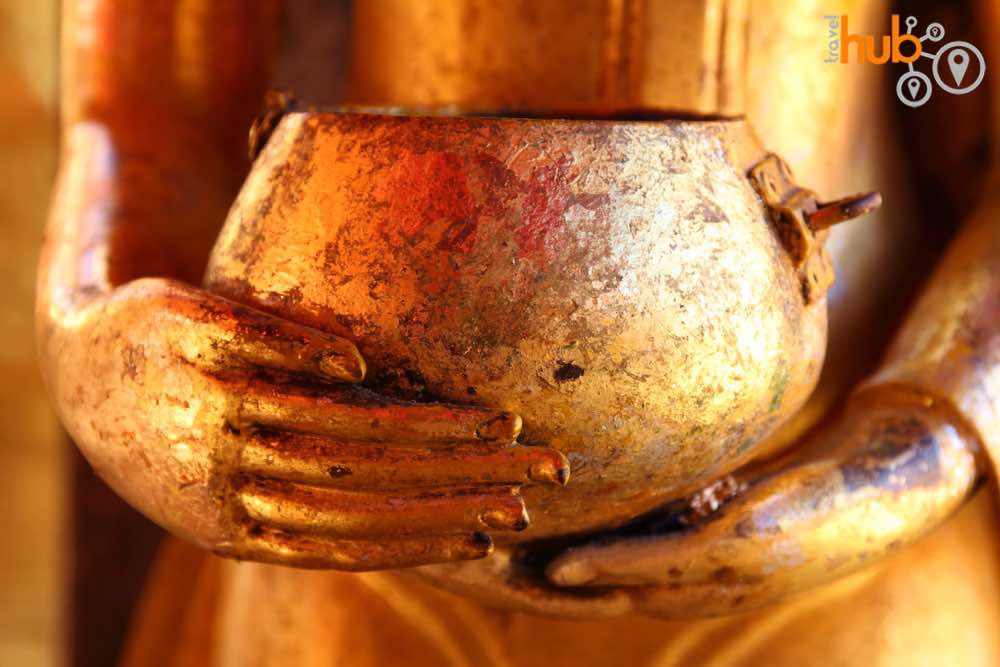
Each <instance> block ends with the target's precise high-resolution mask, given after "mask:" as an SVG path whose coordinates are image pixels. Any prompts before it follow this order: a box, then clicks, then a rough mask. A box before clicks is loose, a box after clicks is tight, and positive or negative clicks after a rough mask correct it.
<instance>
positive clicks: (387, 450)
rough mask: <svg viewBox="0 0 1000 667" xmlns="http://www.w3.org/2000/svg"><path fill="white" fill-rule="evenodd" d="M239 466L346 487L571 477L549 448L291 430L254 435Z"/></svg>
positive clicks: (456, 484) (457, 484) (563, 460)
mask: <svg viewBox="0 0 1000 667" xmlns="http://www.w3.org/2000/svg"><path fill="white" fill-rule="evenodd" d="M239 467H240V470H242V471H243V472H246V473H251V474H255V475H260V476H264V477H273V478H277V479H283V480H286V481H289V482H298V483H301V484H313V485H317V486H329V487H336V488H340V489H379V490H387V489H399V488H405V487H421V486H424V487H427V486H437V487H445V486H449V487H460V486H469V485H474V484H510V485H514V484H524V483H530V482H544V483H549V484H560V485H565V484H566V482H567V481H568V480H569V464H568V463H567V462H566V457H565V456H563V455H562V453H561V452H558V451H556V450H554V449H548V448H545V447H521V446H517V447H508V448H505V449H496V448H495V447H493V446H491V445H485V446H484V445H458V446H455V447H452V448H448V449H441V448H425V447H415V446H392V447H388V446H384V445H371V444H357V443H339V442H330V441H329V440H324V439H321V438H318V437H315V436H309V435H296V434H288V433H285V434H273V435H266V436H265V435H252V436H250V437H249V439H248V440H247V442H246V444H244V446H243V447H242V449H241V451H240V458H239Z"/></svg>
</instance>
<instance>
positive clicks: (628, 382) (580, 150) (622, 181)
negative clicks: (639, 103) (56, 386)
mask: <svg viewBox="0 0 1000 667" xmlns="http://www.w3.org/2000/svg"><path fill="white" fill-rule="evenodd" d="M762 156H763V153H762V151H761V149H760V147H759V146H758V145H757V143H756V141H755V139H754V138H753V136H752V134H751V133H750V131H749V129H748V128H747V126H746V124H745V123H743V122H740V121H731V122H689V121H679V122H658V123H643V122H631V123H629V122H589V121H556V120H545V121H542V120H515V119H485V118H484V119H463V118H437V117H428V118H412V117H393V116H369V115H358V114H292V115H290V116H287V117H286V118H285V120H284V121H283V122H282V124H281V125H280V126H279V127H278V129H277V131H276V132H275V134H274V135H273V136H272V137H271V140H270V143H269V145H268V146H267V148H266V149H265V151H264V152H263V153H262V155H261V156H260V158H258V160H257V162H256V163H255V165H254V169H253V171H252V172H251V174H250V176H249V177H248V179H247V183H246V185H245V186H244V189H243V191H242V192H241V194H240V196H239V198H238V200H237V203H236V205H235V206H234V208H233V209H232V211H231V212H230V215H229V219H228V222H227V224H226V226H225V227H224V228H223V231H222V234H221V235H220V238H219V242H218V244H217V245H216V247H215V250H214V252H213V254H212V259H211V261H210V263H209V268H208V273H207V278H206V286H207V287H208V288H209V289H210V290H212V291H213V292H216V293H219V294H222V295H225V296H227V297H229V298H232V299H235V300H238V301H240V302H243V303H247V304H249V305H253V306H255V307H258V308H262V309H264V310H267V311H269V312H272V313H274V314H277V315H280V316H281V317H284V318H288V319H290V320H294V321H297V322H302V323H303V324H307V325H309V326H311V327H315V328H317V329H320V330H324V331H326V332H329V333H331V334H335V335H338V336H344V337H346V338H348V339H350V340H356V341H358V344H359V345H360V350H361V353H362V354H363V355H364V357H365V360H366V362H367V363H368V373H369V381H368V384H370V385H371V386H372V388H374V389H376V390H378V391H380V392H383V393H388V394H390V395H395V396H397V397H400V398H421V399H425V400H426V399H436V400H445V401H460V402H465V403H471V404H481V405H485V406H495V407H500V408H502V409H505V410H508V411H511V412H513V413H516V414H518V415H520V417H521V418H522V419H523V422H524V426H523V429H522V432H521V442H523V443H526V444H544V445H546V446H549V447H553V448H555V449H556V450H559V451H560V452H562V453H563V454H564V455H565V456H566V457H567V459H568V461H569V463H570V465H571V468H572V482H571V484H570V486H568V487H567V488H565V489H561V488H553V489H551V490H548V489H542V488H534V489H530V490H526V491H525V499H526V501H527V503H528V505H529V512H530V518H531V527H530V528H529V529H528V530H527V531H525V532H524V533H521V534H519V535H517V539H519V540H523V539H532V538H537V537H545V536H552V535H560V534H566V533H572V532H581V531H585V530H591V529H594V528H606V527H611V526H614V525H617V524H620V523H622V522H624V521H627V520H629V519H632V518H634V517H635V516H637V515H638V514H640V513H642V512H644V511H647V510H650V509H652V508H654V507H656V506H658V505H660V504H662V503H663V502H664V501H666V500H669V499H672V498H676V497H679V496H681V495H684V494H687V493H690V492H692V491H694V490H696V489H697V488H699V486H701V485H703V484H704V483H705V482H707V481H708V480H710V479H712V478H714V477H717V476H719V475H722V474H725V473H726V472H728V471H730V470H732V469H733V468H735V467H736V466H738V465H739V464H740V463H741V462H743V461H746V460H747V459H748V458H749V457H750V456H752V454H753V446H754V444H755V443H756V442H757V441H759V440H760V438H761V437H763V436H765V435H767V434H768V433H769V432H770V431H771V430H772V429H773V428H774V427H775V426H776V425H777V424H780V423H781V422H782V421H784V420H785V419H786V418H787V417H788V415H790V414H792V413H793V412H795V411H796V410H797V409H798V408H799V407H800V406H801V404H802V401H803V400H804V398H805V397H806V396H808V394H809V392H810V390H811V389H812V387H813V385H814V383H815V381H816V377H817V374H818V372H819V368H820V366H821V363H822V353H823V349H824V346H825V326H826V320H825V308H824V304H823V303H822V300H820V301H819V303H815V304H807V303H806V302H805V300H804V299H803V296H802V292H801V289H800V286H799V280H798V278H797V277H796V275H795V271H794V268H793V266H792V264H791V262H790V261H789V259H788V256H787V254H786V252H785V251H784V249H783V246H782V245H781V242H780V240H779V239H778V236H777V234H776V231H775V229H774V227H773V226H772V224H771V223H770V220H769V218H768V215H767V211H766V209H765V207H764V206H763V205H762V202H761V200H760V198H759V196H758V195H757V193H756V191H755V190H754V189H753V187H752V186H751V184H750V182H749V180H748V178H747V171H748V169H749V167H750V166H752V165H753V164H754V163H756V162H757V161H759V160H760V159H761V157H762Z"/></svg>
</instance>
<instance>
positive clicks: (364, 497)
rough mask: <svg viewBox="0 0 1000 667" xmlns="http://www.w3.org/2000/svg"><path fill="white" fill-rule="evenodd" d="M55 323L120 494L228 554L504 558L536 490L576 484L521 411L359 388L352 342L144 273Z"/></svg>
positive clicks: (79, 407)
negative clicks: (532, 486)
mask: <svg viewBox="0 0 1000 667" xmlns="http://www.w3.org/2000/svg"><path fill="white" fill-rule="evenodd" d="M71 313H72V314H71V315H66V316H61V317H56V316H49V317H48V318H46V317H44V316H43V322H44V324H43V327H42V359H43V365H44V366H45V371H46V374H47V376H48V378H49V382H50V385H51V386H52V389H53V391H54V393H55V395H56V400H57V404H58V408H59V411H60V416H61V417H62V419H63V422H64V423H65V425H66V427H67V428H68V429H69V431H70V433H71V435H72V436H73V438H74V439H75V440H76V442H77V443H78V445H79V447H80V448H81V449H82V450H83V452H84V454H85V455H86V457H87V458H88V460H89V461H90V462H91V464H92V465H93V466H94V468H95V470H96V471H97V472H98V474H100V475H101V476H102V477H103V478H104V479H105V480H106V481H107V482H108V483H109V484H110V485H111V486H112V487H113V488H114V489H115V490H116V491H117V492H118V493H119V494H121V495H122V496H123V497H124V498H125V499H126V500H128V501H129V502H130V503H131V504H132V505H134V506H135V507H137V508H138V509H140V510H141V511H143V512H144V513H145V514H146V515H147V516H149V517H150V518H151V519H153V520H154V521H156V522H157V523H159V524H160V525H162V526H164V527H165V528H167V529H168V530H170V531H172V532H175V533H177V534H180V535H182V536H185V537H187V538H188V539H191V540H194V541H196V542H198V543H199V544H202V545H204V546H206V547H208V548H211V549H213V550H215V551H216V552H218V553H220V554H223V555H227V556H231V557H236V558H246V559H252V560H260V561H265V562H272V563H281V564H287V565H295V566H302V567H329V568H336V569H345V570H369V569H378V568H391V567H405V566H411V565H418V564H424V563H433V562H442V561H450V560H461V559H472V558H480V557H483V556H486V555H487V554H488V553H490V550H491V546H492V543H491V540H490V538H489V537H488V536H487V535H485V534H484V533H483V532H481V531H484V530H490V529H492V530H520V529H523V528H524V527H526V525H527V521H528V517H527V514H526V511H525V508H524V504H523V501H522V499H521V497H520V494H519V489H520V486H521V485H523V484H525V483H530V482H533V481H537V482H550V483H564V482H565V480H566V478H567V476H568V466H567V463H566V461H565V459H564V458H563V456H562V455H561V454H560V453H558V452H556V451H554V450H549V449H545V448H537V447H522V446H517V445H515V444H514V439H515V438H516V437H517V435H518V431H519V429H520V419H519V418H518V417H517V416H516V415H513V414H510V413H507V412H502V411H496V410H489V409H485V408H476V407H459V406H452V405H441V404H416V403H406V402H401V401H393V400H388V399H385V398H382V397H379V396H377V395H375V394H372V393H371V392H369V391H367V390H365V389H362V388H360V387H357V386H351V385H353V384H354V383H357V382H359V381H360V380H362V379H363V377H364V374H365V365H364V361H363V360H362V358H361V356H360V355H359V353H358V351H357V349H356V348H355V347H354V345H353V344H351V343H350V342H349V341H347V340H344V339H341V338H337V337H335V336H331V335H328V334H326V333H323V332H320V331H317V330H315V329H311V328H308V327H304V326H301V325H298V324H295V323H292V322H289V321H287V320H282V319H279V318H276V317H273V316H271V315H268V314H265V313H263V312H260V311H257V310H254V309H251V308H248V307H245V306H242V305H239V304H236V303H234V302H232V301H228V300H226V299H223V298H220V297H217V296H213V295H211V294H209V293H207V292H204V291H201V290H198V289H195V288H193V287H190V286H188V285H186V284H183V283H179V282H174V281H169V280H163V279H153V278H149V279H142V280H138V281H135V282H132V283H129V284H127V285H124V286H122V287H120V288H118V289H117V290H115V291H113V292H112V293H111V294H110V295H108V296H106V297H98V298H95V299H93V300H92V301H91V302H89V303H88V304H87V305H86V306H83V307H80V308H78V309H75V310H72V311H71Z"/></svg>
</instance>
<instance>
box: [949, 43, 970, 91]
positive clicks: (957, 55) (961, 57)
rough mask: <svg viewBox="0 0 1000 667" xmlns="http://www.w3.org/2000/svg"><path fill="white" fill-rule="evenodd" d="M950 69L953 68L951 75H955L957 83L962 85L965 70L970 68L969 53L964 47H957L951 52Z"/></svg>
mask: <svg viewBox="0 0 1000 667" xmlns="http://www.w3.org/2000/svg"><path fill="white" fill-rule="evenodd" d="M948 69H950V70H951V75H952V76H953V77H955V85H956V86H961V85H962V79H964V78H965V72H966V70H968V69H969V54H968V53H966V52H965V51H963V50H962V49H955V50H954V51H952V52H951V53H949V54H948Z"/></svg>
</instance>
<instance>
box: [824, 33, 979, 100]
mask: <svg viewBox="0 0 1000 667" xmlns="http://www.w3.org/2000/svg"><path fill="white" fill-rule="evenodd" d="M823 20H824V21H826V22H827V46H826V50H827V55H826V59H825V60H824V61H823V62H826V63H848V62H859V63H871V64H873V65H884V64H886V63H888V62H893V63H902V64H905V65H906V68H907V71H906V72H905V73H904V74H903V75H902V76H900V77H899V79H898V80H897V81H896V97H898V98H899V101H900V102H902V103H903V104H905V105H906V106H909V107H914V108H916V107H920V106H923V105H924V104H927V101H928V100H929V99H931V94H932V93H933V92H934V85H935V84H937V87H938V88H940V89H942V90H944V91H945V92H948V93H951V94H952V95H965V94H966V93H971V92H972V91H973V90H975V89H976V88H978V87H979V84H981V83H982V82H983V77H985V76H986V60H985V59H984V58H983V53H982V51H980V50H979V49H978V48H976V47H975V46H974V45H973V44H971V43H969V42H964V41H961V40H956V41H953V42H948V43H947V44H944V45H943V46H941V47H940V48H938V49H937V51H936V52H935V53H931V52H930V50H929V47H930V46H931V45H932V44H937V43H938V42H940V41H941V40H942V39H944V35H945V31H944V26H942V25H941V24H940V23H930V24H928V26H927V28H926V29H925V30H924V34H923V36H922V37H917V36H916V35H914V34H913V31H914V29H915V28H916V27H917V24H918V21H917V19H916V18H915V17H913V16H908V17H907V18H906V32H905V33H901V32H900V26H899V16H898V15H895V14H894V15H893V16H892V24H891V32H890V34H888V35H882V37H881V39H880V40H879V42H878V43H876V38H875V36H874V35H852V34H851V33H850V32H849V30H848V17H847V16H824V17H823ZM852 47H853V48H852ZM852 54H853V60H852ZM921 58H926V59H929V60H930V61H931V67H930V72H931V76H933V81H932V80H931V76H928V75H927V74H925V73H924V72H921V71H920V70H918V69H917V67H916V64H917V63H918V62H922V61H921V60H920V59H921Z"/></svg>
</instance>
